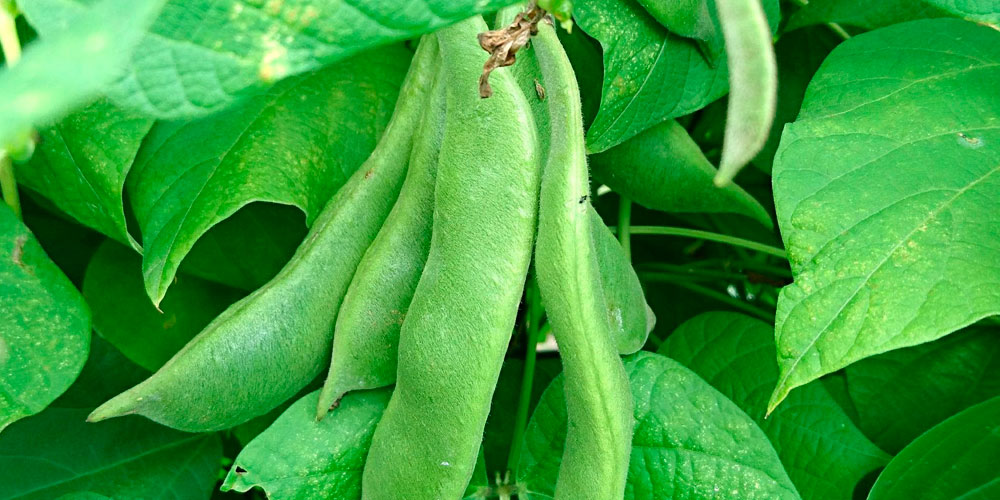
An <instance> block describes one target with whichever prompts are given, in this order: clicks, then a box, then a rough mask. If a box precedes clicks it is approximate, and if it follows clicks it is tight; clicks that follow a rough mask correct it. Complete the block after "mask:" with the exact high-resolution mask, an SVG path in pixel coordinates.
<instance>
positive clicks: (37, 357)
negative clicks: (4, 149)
mask: <svg viewBox="0 0 1000 500" xmlns="http://www.w3.org/2000/svg"><path fill="white" fill-rule="evenodd" d="M89 346H90V311H89V310H88V309H87V304H86V303H84V301H83V297H82V296H80V292H78V291H77V290H76V288H75V287H74V286H73V284H72V283H70V281H69V279H67V278H66V276H65V275H64V274H63V273H62V271H60V270H59V268H58V267H56V265H55V264H54V263H53V262H52V261H51V260H49V257H48V256H47V255H45V252H44V251H43V250H42V247H41V246H40V245H39V244H38V241H37V240H36V239H35V237H34V236H32V234H31V233H30V232H29V231H28V229H27V228H26V227H24V225H23V224H22V223H21V221H19V220H17V218H16V217H14V213H13V212H11V210H10V209H9V208H8V207H7V205H0V431H2V430H3V429H4V427H7V426H8V425H10V424H11V423H12V422H14V421H16V420H18V419H21V418H23V417H26V416H28V415H33V414H35V413H38V412H40V411H42V409H44V408H45V407H46V406H48V404H49V403H51V402H52V400H54V399H55V398H56V397H58V396H59V395H60V394H62V393H63V392H64V391H65V390H66V389H67V388H68V387H69V386H70V384H72V383H73V380H74V379H75V378H76V376H77V375H78V374H79V373H80V370H81V369H83V364H84V362H85V361H86V360H87V350H88V348H89ZM2 435H3V434H2V433H0V436H2ZM0 449H2V445H0ZM0 469H2V467H0ZM0 484H5V483H4V481H2V480H0Z"/></svg>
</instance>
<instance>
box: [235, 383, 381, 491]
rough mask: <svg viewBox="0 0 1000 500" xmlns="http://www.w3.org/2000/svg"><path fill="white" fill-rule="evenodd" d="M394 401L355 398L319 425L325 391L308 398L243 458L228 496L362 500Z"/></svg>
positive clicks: (371, 395)
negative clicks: (364, 474) (377, 437)
mask: <svg viewBox="0 0 1000 500" xmlns="http://www.w3.org/2000/svg"><path fill="white" fill-rule="evenodd" d="M391 395H392V390H391V389H377V390H373V391H359V392H352V393H349V394H347V395H346V396H344V398H343V399H341V400H340V406H338V407H337V408H336V409H335V410H333V411H331V412H330V413H329V414H328V415H327V416H326V418H324V419H323V420H320V421H318V422H317V421H316V402H317V400H318V398H319V391H315V392H312V393H310V394H308V395H306V396H303V397H302V398H300V399H299V400H298V401H296V402H295V403H294V404H292V406H290V407H289V408H288V409H287V410H285V412H284V413H282V414H281V416H280V417H278V419H277V420H275V422H274V423H273V424H271V426H270V427H268V428H267V430H265V431H264V432H263V433H261V434H260V435H259V436H257V437H256V438H254V440H253V441H251V442H250V444H248V445H247V446H246V448H244V449H243V451H242V452H240V454H239V456H238V457H236V462H235V463H234V465H233V468H232V470H230V471H229V475H227V476H226V479H225V481H224V482H223V484H222V489H223V491H229V490H235V491H248V490H249V489H251V488H253V487H259V488H261V489H263V490H264V491H265V492H267V496H268V498H269V499H271V500H279V499H303V500H306V499H309V500H311V499H316V498H329V499H337V500H341V499H344V500H347V499H352V498H361V471H362V469H363V467H364V464H365V457H366V456H367V455H368V446H369V445H370V444H371V438H372V433H374V432H375V424H376V423H378V421H379V419H380V418H382V412H383V411H385V406H386V405H387V404H388V403H389V397H390V396H391ZM320 492H322V493H320Z"/></svg>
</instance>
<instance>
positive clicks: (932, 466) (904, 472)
mask: <svg viewBox="0 0 1000 500" xmlns="http://www.w3.org/2000/svg"><path fill="white" fill-rule="evenodd" d="M997 457H1000V397H997V398H993V399H991V400H989V401H986V402H985V403H980V404H978V405H976V406H973V407H972V408H969V409H967V410H965V411H963V412H962V413H959V414H958V415H955V416H954V417H951V418H949V419H948V420H945V421H944V422H943V423H941V424H940V425H938V426H936V427H934V428H933V429H931V430H929V431H927V433H925V434H923V435H922V436H920V437H919V438H917V440H916V441H914V442H913V443H912V444H910V445H909V446H907V447H906V448H905V449H903V451H901V452H900V453H899V455H896V458H894V459H892V461H891V462H889V465H888V466H886V468H885V470H884V471H882V474H881V475H879V478H878V480H877V481H875V486H873V487H872V491H871V494H870V495H869V496H868V498H869V499H870V500H904V499H905V500H909V499H913V498H920V499H921V500H952V499H956V498H962V499H968V500H974V499H982V500H988V499H990V498H997V497H998V496H1000V472H998V469H997Z"/></svg>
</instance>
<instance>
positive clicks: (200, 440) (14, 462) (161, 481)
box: [0, 408, 222, 500]
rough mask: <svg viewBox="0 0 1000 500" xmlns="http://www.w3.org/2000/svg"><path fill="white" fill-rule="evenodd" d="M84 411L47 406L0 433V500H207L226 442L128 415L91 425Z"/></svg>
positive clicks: (216, 436) (216, 437)
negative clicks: (68, 499)
mask: <svg viewBox="0 0 1000 500" xmlns="http://www.w3.org/2000/svg"><path fill="white" fill-rule="evenodd" d="M88 411H89V410H86V409H64V408H50V409H48V410H46V411H44V412H42V413H40V414H39V415H37V416H35V417H32V418H29V419H27V420H25V421H23V422H18V423H17V424H15V425H12V426H11V427H10V428H9V429H7V430H6V431H5V432H4V433H3V434H0V484H2V485H3V488H2V489H0V499H8V498H11V499H13V498H17V499H19V500H21V499H23V500H35V499H37V500H49V499H52V498H59V496H60V495H63V494H67V493H74V492H91V493H97V494H100V495H105V496H108V497H111V498H164V497H166V496H169V497H172V498H184V499H191V500H197V499H206V500H207V499H208V498H209V497H210V496H211V493H212V489H213V485H214V484H215V481H216V473H217V471H218V469H219V461H220V460H221V459H222V443H221V442H220V440H219V437H218V435H216V434H187V433H184V432H178V431H175V430H171V429H168V428H166V427H163V426H160V425H156V424H154V423H152V422H149V421H148V420H145V419H141V418H136V417H130V418H125V419H118V420H115V421H113V422H101V423H99V424H89V423H87V422H85V419H86V418H87V412H88Z"/></svg>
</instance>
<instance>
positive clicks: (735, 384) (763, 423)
mask: <svg viewBox="0 0 1000 500" xmlns="http://www.w3.org/2000/svg"><path fill="white" fill-rule="evenodd" d="M659 352H660V353H662V354H664V355H666V356H668V357H670V358H673V359H675V360H677V361H679V362H681V363H683V364H684V365H685V366H687V367H688V368H690V369H691V370H693V371H694V372H695V373H697V374H698V375H700V376H701V377H702V378H704V379H705V380H706V381H707V382H708V383H710V384H712V386H713V387H715V388H716V389H718V390H719V391H720V392H721V393H722V394H724V395H726V396H727V397H729V398H730V399H731V400H732V401H733V402H734V403H736V404H737V405H738V406H739V407H740V408H742V409H743V410H744V411H745V412H747V414H748V415H750V417H751V418H753V419H754V420H755V421H756V422H757V424H758V425H760V427H761V429H762V430H763V431H764V433H765V434H767V436H768V438H770V439H771V443H772V444H773V445H774V448H775V450H777V452H778V456H779V457H781V461H782V463H783V464H784V465H785V470H787V471H788V475H789V476H790V477H791V479H792V482H793V483H795V486H796V487H798V490H799V492H801V493H802V496H803V498H810V499H811V498H817V499H819V498H822V499H825V500H836V499H840V500H850V499H851V498H852V494H853V492H854V487H855V485H857V484H858V482H859V481H860V480H861V478H863V477H864V476H865V475H866V474H868V473H869V472H871V471H873V470H875V469H877V468H879V467H881V466H883V465H885V463H886V462H887V461H888V459H889V456H888V455H886V454H885V452H883V451H882V450H880V449H878V448H877V447H876V446H875V445H874V444H872V442H871V441H869V440H868V438H866V437H865V436H864V435H863V434H862V433H861V431H859V430H858V428H857V427H855V426H854V423H853V422H851V420H850V418H849V417H848V416H847V415H846V414H845V413H844V411H843V410H842V409H841V408H840V407H839V406H838V405H837V403H836V402H835V401H834V400H833V398H832V397H830V394H829V393H828V392H827V391H826V389H825V388H824V387H823V386H822V385H821V384H820V383H819V382H818V381H817V382H813V383H810V384H808V385H806V386H805V387H803V388H802V389H801V390H798V391H795V392H794V393H792V394H791V395H790V396H789V398H788V401H786V402H785V404H783V405H781V406H780V407H779V408H778V409H777V410H775V412H774V414H772V415H771V416H770V417H768V418H766V419H765V418H764V412H765V410H766V409H767V397H768V395H769V393H770V391H771V389H772V388H773V387H774V383H775V381H777V380H778V365H777V363H776V362H775V348H774V336H773V331H772V328H771V325H769V324H767V323H764V322H763V321H760V320H758V319H754V318H751V317H749V316H744V315H742V314H738V313H730V312H711V313H706V314H702V315H700V316H697V317H695V318H692V319H691V320H689V321H687V322H686V323H684V324H683V325H681V326H680V327H678V328H677V330H676V331H675V332H674V334H673V335H671V336H670V337H668V338H667V341H666V342H664V343H663V345H662V346H661V347H660V350H659Z"/></svg>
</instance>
